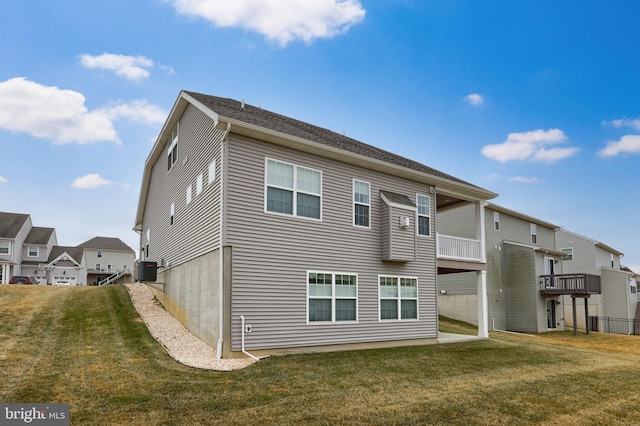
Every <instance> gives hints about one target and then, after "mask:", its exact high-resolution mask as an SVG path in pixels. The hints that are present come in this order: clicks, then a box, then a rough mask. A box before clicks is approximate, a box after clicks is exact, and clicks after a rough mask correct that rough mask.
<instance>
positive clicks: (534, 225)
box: [530, 223, 538, 244]
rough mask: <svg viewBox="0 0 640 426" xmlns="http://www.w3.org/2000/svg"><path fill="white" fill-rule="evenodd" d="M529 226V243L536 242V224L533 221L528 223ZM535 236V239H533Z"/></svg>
mask: <svg viewBox="0 0 640 426" xmlns="http://www.w3.org/2000/svg"><path fill="white" fill-rule="evenodd" d="M530 228H531V244H538V225H536V224H535V223H531V224H530ZM534 237H535V241H534Z"/></svg>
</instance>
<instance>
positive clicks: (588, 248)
mask: <svg viewBox="0 0 640 426" xmlns="http://www.w3.org/2000/svg"><path fill="white" fill-rule="evenodd" d="M556 248H557V249H558V251H561V250H562V249H564V248H573V260H563V261H562V272H563V273H565V274H577V273H585V274H593V275H600V267H599V266H598V267H597V268H596V260H595V245H594V243H593V241H592V240H589V239H587V238H583V237H580V236H578V235H575V234H572V233H569V232H565V231H563V230H559V231H557V232H556ZM607 261H609V259H607ZM609 264H610V263H609ZM600 266H601V265H600Z"/></svg>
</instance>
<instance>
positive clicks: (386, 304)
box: [378, 276, 418, 320]
mask: <svg viewBox="0 0 640 426" xmlns="http://www.w3.org/2000/svg"><path fill="white" fill-rule="evenodd" d="M378 282H379V291H378V294H379V298H380V304H379V306H380V319H381V320H405V319H418V279H417V278H415V277H392V276H379V277H378Z"/></svg>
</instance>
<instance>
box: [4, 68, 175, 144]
mask: <svg viewBox="0 0 640 426" xmlns="http://www.w3.org/2000/svg"><path fill="white" fill-rule="evenodd" d="M165 116H166V114H165V113H164V112H163V111H162V110H161V109H159V108H158V107H156V106H154V105H150V104H148V103H147V102H146V101H140V100H137V101H132V102H129V103H120V104H114V105H111V106H108V107H105V108H99V109H95V110H93V111H90V110H89V109H88V108H87V107H86V106H85V97H84V96H83V95H82V94H81V93H78V92H75V91H73V90H63V89H59V88H58V87H56V86H44V85H42V84H38V83H35V82H32V81H29V80H27V79H25V78H24V77H16V78H12V79H9V80H7V81H4V82H0V128H3V129H6V130H9V131H13V132H23V133H28V134H30V135H31V136H34V137H37V138H43V139H48V140H51V141H52V142H53V143H55V144H68V143H78V144H87V143H95V142H99V141H108V142H115V143H117V144H120V143H121V142H120V139H119V138H118V134H117V132H116V130H115V128H114V125H113V124H114V121H117V120H121V119H124V118H126V119H128V120H130V121H134V122H142V123H162V122H163V121H164V117H165Z"/></svg>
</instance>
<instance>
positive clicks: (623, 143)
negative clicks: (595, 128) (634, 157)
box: [598, 135, 640, 157]
mask: <svg viewBox="0 0 640 426" xmlns="http://www.w3.org/2000/svg"><path fill="white" fill-rule="evenodd" d="M623 153H629V154H638V153H640V135H627V136H623V137H622V138H620V140H618V141H612V142H607V146H606V147H605V148H603V149H601V150H600V151H598V155H600V156H601V157H615V156H616V155H618V154H623Z"/></svg>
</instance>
